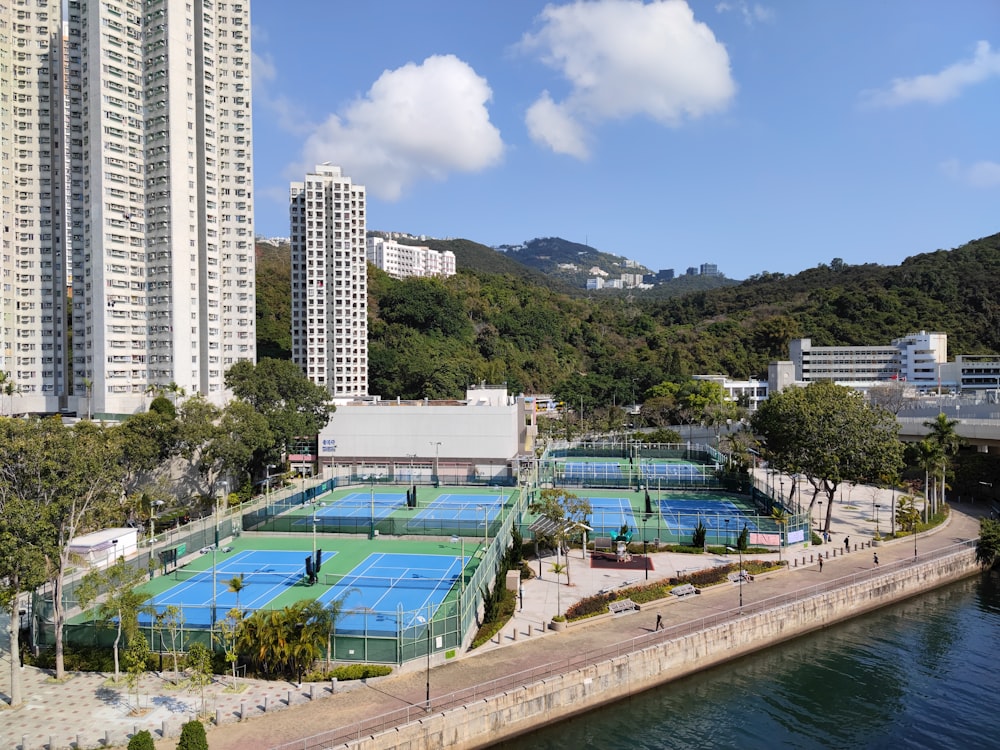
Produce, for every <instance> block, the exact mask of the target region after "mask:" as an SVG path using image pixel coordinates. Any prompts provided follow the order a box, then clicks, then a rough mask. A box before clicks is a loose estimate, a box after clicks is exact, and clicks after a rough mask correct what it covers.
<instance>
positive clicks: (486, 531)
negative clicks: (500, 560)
mask: <svg viewBox="0 0 1000 750" xmlns="http://www.w3.org/2000/svg"><path fill="white" fill-rule="evenodd" d="M476 507H477V508H479V510H481V511H482V512H483V544H484V545H485V546H486V547H489V546H490V514H489V506H487V505H477V506H476Z"/></svg>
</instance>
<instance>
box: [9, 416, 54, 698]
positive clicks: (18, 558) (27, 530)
mask: <svg viewBox="0 0 1000 750" xmlns="http://www.w3.org/2000/svg"><path fill="white" fill-rule="evenodd" d="M0 421H3V422H6V421H7V420H5V419H4V420H0ZM10 469H11V467H10V466H9V465H7V464H2V465H0V477H3V478H2V479H0V607H2V608H3V610H4V611H5V612H6V613H7V616H8V617H9V622H10V652H9V653H10V705H11V707H16V706H20V705H21V703H22V702H23V700H24V699H23V695H22V683H21V648H20V627H19V622H20V611H19V610H20V608H19V607H18V598H19V597H20V595H21V593H22V592H24V591H31V590H33V589H35V588H37V587H38V586H41V585H42V583H44V582H45V580H46V575H45V570H46V567H45V554H44V552H43V549H42V546H41V539H40V529H39V524H38V510H37V508H36V506H35V504H34V503H33V502H31V501H30V500H25V499H24V498H23V497H21V496H19V495H17V494H15V493H11V492H8V491H7V486H8V484H7V480H8V477H7V472H8V471H9V470H10Z"/></svg>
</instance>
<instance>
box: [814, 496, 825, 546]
mask: <svg viewBox="0 0 1000 750" xmlns="http://www.w3.org/2000/svg"><path fill="white" fill-rule="evenodd" d="M816 504H817V505H818V506H819V523H818V524H816V527H817V530H818V531H819V538H820V539H822V540H823V541H824V542H825V541H826V537H825V536H823V501H822V500H817V501H816Z"/></svg>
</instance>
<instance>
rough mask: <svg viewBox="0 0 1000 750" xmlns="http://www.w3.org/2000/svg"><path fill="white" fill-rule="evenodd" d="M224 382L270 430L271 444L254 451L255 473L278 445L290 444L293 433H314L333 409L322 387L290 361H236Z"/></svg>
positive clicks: (294, 434)
mask: <svg viewBox="0 0 1000 750" xmlns="http://www.w3.org/2000/svg"><path fill="white" fill-rule="evenodd" d="M225 382H226V387H227V388H229V389H230V390H232V392H233V395H234V396H235V397H236V398H237V399H239V400H240V401H243V402H245V403H247V404H250V406H252V407H253V408H254V410H255V411H256V412H257V413H259V414H261V415H262V416H263V417H264V418H265V419H266V420H267V425H268V428H269V429H270V431H271V435H272V440H271V444H270V445H269V446H268V447H267V448H263V449H258V450H256V451H255V452H254V458H253V465H254V471H255V475H256V474H259V473H260V470H261V469H262V468H263V467H264V466H265V465H266V464H267V463H274V460H273V459H276V458H277V457H278V454H279V453H280V450H281V447H282V446H290V445H291V444H292V441H293V440H294V439H295V438H297V437H301V436H303V435H315V434H317V433H318V432H319V431H320V430H321V429H322V428H323V427H325V426H326V424H327V422H329V421H330V415H332V414H333V412H334V406H333V404H332V403H331V402H330V396H329V394H328V393H327V391H326V389H325V388H323V387H322V386H318V385H315V384H314V383H312V382H311V381H310V380H309V379H308V378H307V377H306V376H305V374H304V373H303V372H302V370H301V369H300V368H299V366H298V365H296V364H295V363H294V362H288V361H284V360H278V359H262V360H260V362H258V363H257V364H256V365H254V364H253V363H252V362H247V361H242V362H237V363H236V364H234V365H233V366H232V367H231V368H229V370H228V371H227V372H226V376H225Z"/></svg>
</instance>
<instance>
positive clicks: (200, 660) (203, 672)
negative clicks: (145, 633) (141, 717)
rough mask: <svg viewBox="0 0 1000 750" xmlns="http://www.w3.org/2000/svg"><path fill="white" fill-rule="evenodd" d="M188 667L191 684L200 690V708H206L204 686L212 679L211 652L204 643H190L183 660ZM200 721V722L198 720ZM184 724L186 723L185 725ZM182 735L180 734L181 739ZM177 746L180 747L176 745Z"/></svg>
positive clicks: (204, 709) (203, 709) (203, 710)
mask: <svg viewBox="0 0 1000 750" xmlns="http://www.w3.org/2000/svg"><path fill="white" fill-rule="evenodd" d="M184 661H185V663H186V664H187V667H188V670H189V672H188V674H189V677H188V679H190V681H191V684H192V685H194V686H195V687H197V688H199V689H200V691H201V710H202V712H203V713H204V712H205V711H206V710H207V706H206V704H205V688H206V687H207V686H208V684H209V683H210V682H211V681H212V653H211V652H210V651H209V650H208V648H207V647H206V646H205V644H204V643H192V644H191V648H189V649H188V652H187V658H186V659H185V660H184ZM199 723H200V722H199ZM185 726H186V725H185ZM183 738H184V735H183V733H182V734H181V739H182V740H183ZM177 747H180V745H178V746H177Z"/></svg>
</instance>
